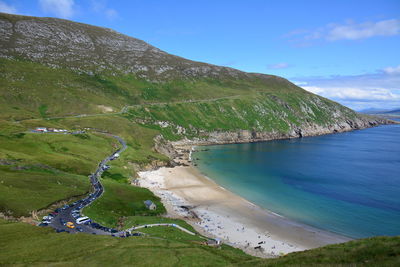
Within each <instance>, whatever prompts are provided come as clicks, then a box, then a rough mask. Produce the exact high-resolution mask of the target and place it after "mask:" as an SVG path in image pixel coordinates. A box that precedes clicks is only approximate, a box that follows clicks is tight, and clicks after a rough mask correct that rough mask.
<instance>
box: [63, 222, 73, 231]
mask: <svg viewBox="0 0 400 267" xmlns="http://www.w3.org/2000/svg"><path fill="white" fill-rule="evenodd" d="M65 225H66V226H67V227H68V228H71V229H74V228H75V225H74V223H73V222H67V223H66V224H65Z"/></svg>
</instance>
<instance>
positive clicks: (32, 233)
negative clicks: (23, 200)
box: [0, 219, 400, 266]
mask: <svg viewBox="0 0 400 267" xmlns="http://www.w3.org/2000/svg"><path fill="white" fill-rule="evenodd" d="M155 231H157V230H155ZM174 231H175V232H174ZM152 234H153V235H154V236H157V237H158V238H149V237H132V238H126V239H122V238H113V237H106V236H93V235H85V234H76V235H68V234H57V233H55V232H53V231H51V230H49V229H43V228H39V227H34V226H31V225H27V224H24V223H10V222H6V221H3V220H1V219H0V247H2V252H1V253H0V263H1V264H2V265H31V266H32V265H34V266H36V265H61V266H67V265H68V266H70V265H74V266H94V265H96V266H98V265H102V266H105V265H106V266H124V265H131V264H133V263H134V264H135V266H153V265H156V266H316V265H318V266H397V265H399V264H400V240H399V238H395V237H376V238H370V239H363V240H359V241H352V242H349V243H346V244H340V245H331V246H327V247H323V248H319V249H315V250H309V251H304V252H297V253H291V254H288V255H287V256H284V257H281V258H278V259H257V258H254V257H251V256H248V255H246V254H244V253H243V252H241V251H240V250H237V249H233V248H231V247H228V246H223V247H222V248H221V249H215V248H212V247H207V246H204V245H199V244H198V243H197V242H196V239H194V238H191V236H189V235H188V234H185V233H180V232H179V233H178V231H176V230H174V229H172V228H169V229H168V231H166V232H165V231H164V232H159V233H154V232H153V233H152ZM83 246H84V249H82V247H83ZM111 255H112V256H111ZM116 258H118V260H115V259H116Z"/></svg>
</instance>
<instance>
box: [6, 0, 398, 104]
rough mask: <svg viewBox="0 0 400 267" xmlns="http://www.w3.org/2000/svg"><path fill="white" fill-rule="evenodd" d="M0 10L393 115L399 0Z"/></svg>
mask: <svg viewBox="0 0 400 267" xmlns="http://www.w3.org/2000/svg"><path fill="white" fill-rule="evenodd" d="M0 11H3V12H8V13H15V14H24V15H32V16H51V17H59V18H66V19H71V20H74V21H79V22H84V23H89V24H93V25H98V26H104V27H109V28H112V29H114V30H117V31H119V32H121V33H124V34H127V35H129V36H133V37H136V38H139V39H142V40H144V41H147V42H149V43H151V44H152V45H154V46H156V47H158V48H160V49H162V50H164V51H167V52H169V53H172V54H175V55H179V56H182V57H185V58H189V59H192V60H198V61H203V62H208V63H212V64H217V65H225V66H229V67H233V68H237V69H240V70H243V71H249V72H260V73H267V74H275V75H279V76H283V77H285V78H288V79H289V80H291V81H293V82H295V83H297V84H299V85H300V86H302V87H303V88H305V89H307V90H309V91H312V92H314V93H317V94H320V95H322V96H325V97H328V98H331V99H333V100H335V101H338V102H340V103H342V104H345V105H347V106H349V107H352V108H355V109H363V108H369V107H375V108H391V107H400V52H399V50H400V49H399V48H400V0H376V1H368V0H363V1H356V0H354V1H351V0H346V1H342V0H335V1H322V0H320V1H312V0H309V1H307V0H304V1H295V0H292V1H289V0H288V1H283V0H282V1H266V0H265V1H257V0H247V1H245V0H242V1H234V0H230V1H225V0H219V1H217V0H214V1H206V0H203V1H202V0H197V1H194V0H193V1H190V0H181V1H177V0H176V1H168V0H163V1H162V0H141V1H135V0H127V1H123V0H119V1H110V0H99V1H94V0H81V1H79V0H14V1H11V0H0Z"/></svg>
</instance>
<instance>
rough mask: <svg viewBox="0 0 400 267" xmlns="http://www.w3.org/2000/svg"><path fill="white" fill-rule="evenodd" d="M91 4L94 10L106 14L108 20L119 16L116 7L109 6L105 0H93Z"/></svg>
mask: <svg viewBox="0 0 400 267" xmlns="http://www.w3.org/2000/svg"><path fill="white" fill-rule="evenodd" d="M91 5H92V10H93V11H94V12H96V13H99V14H102V15H104V16H105V17H106V18H107V19H108V20H114V19H116V18H118V16H119V15H118V12H117V11H116V10H115V9H113V8H109V7H107V2H106V1H105V0H103V1H100V0H96V1H95V0H92V1H91Z"/></svg>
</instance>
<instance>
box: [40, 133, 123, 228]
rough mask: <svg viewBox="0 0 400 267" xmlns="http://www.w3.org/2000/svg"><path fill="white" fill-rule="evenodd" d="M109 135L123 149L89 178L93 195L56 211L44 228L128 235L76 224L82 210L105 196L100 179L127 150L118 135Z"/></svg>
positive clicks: (103, 162) (111, 156)
mask: <svg viewBox="0 0 400 267" xmlns="http://www.w3.org/2000/svg"><path fill="white" fill-rule="evenodd" d="M108 135H109V136H112V137H114V138H115V139H117V140H118V142H119V143H120V144H121V146H122V147H121V148H120V149H119V150H117V151H115V152H114V153H113V154H112V155H110V156H108V157H107V158H105V159H104V160H103V161H101V162H100V164H99V166H98V168H97V169H96V171H95V172H94V173H93V174H91V175H90V176H89V179H90V183H91V184H92V188H93V193H91V194H89V195H88V196H87V197H85V198H83V199H81V200H78V201H76V202H74V203H73V204H71V205H65V206H64V207H62V208H59V209H56V210H55V211H54V212H52V213H51V215H50V218H47V222H49V223H47V225H46V223H44V224H42V226H50V227H53V228H54V229H55V230H56V231H57V232H69V233H77V232H84V233H90V234H97V235H115V236H125V235H126V232H125V231H122V232H118V231H117V230H115V229H111V228H108V227H104V226H102V225H99V224H97V223H95V222H88V223H85V224H77V223H76V219H77V218H79V217H81V216H82V214H81V211H82V209H83V208H85V207H87V206H89V205H90V204H91V203H92V202H93V201H95V200H96V199H97V198H99V197H100V196H101V195H102V194H103V192H104V187H103V185H102V184H101V182H100V180H99V179H100V177H101V175H102V173H103V172H104V170H106V169H107V168H108V166H107V163H108V162H109V161H111V160H113V159H114V158H115V156H116V154H120V153H122V152H123V151H124V150H125V149H126V148H127V146H126V143H125V141H124V140H123V139H122V138H120V137H119V136H116V135H110V134H108ZM74 216H75V217H74ZM44 221H46V220H44ZM67 222H72V223H73V225H74V226H75V227H74V228H69V227H67V225H66V224H67Z"/></svg>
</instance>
